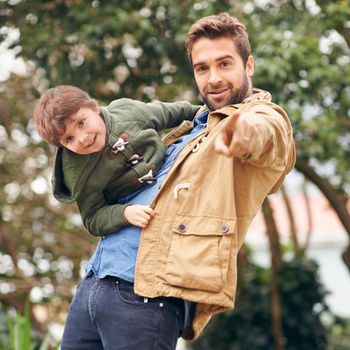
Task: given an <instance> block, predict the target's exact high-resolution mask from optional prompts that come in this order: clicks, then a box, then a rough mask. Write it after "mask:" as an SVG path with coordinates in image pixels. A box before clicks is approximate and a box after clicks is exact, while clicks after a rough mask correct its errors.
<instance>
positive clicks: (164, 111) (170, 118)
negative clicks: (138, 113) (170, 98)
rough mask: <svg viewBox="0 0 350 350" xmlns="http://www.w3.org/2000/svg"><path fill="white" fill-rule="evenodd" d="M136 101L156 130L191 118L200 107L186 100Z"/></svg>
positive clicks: (176, 124) (171, 126) (167, 127)
mask: <svg viewBox="0 0 350 350" xmlns="http://www.w3.org/2000/svg"><path fill="white" fill-rule="evenodd" d="M137 103H138V107H139V108H140V109H142V111H143V115H144V117H145V118H146V119H147V120H148V122H149V124H150V126H151V127H152V128H153V129H155V130H157V131H160V130H163V129H169V128H173V127H175V126H178V125H179V124H181V123H182V122H183V121H184V120H192V119H193V118H194V117H195V115H196V113H197V112H198V110H199V109H200V107H201V106H195V105H192V104H190V103H189V102H186V101H179V102H173V103H167V102H158V101H157V102H151V103H143V102H140V101H137Z"/></svg>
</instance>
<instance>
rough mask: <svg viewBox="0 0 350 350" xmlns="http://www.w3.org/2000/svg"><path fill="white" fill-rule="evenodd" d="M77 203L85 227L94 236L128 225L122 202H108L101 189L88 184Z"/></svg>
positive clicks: (106, 233)
mask: <svg viewBox="0 0 350 350" xmlns="http://www.w3.org/2000/svg"><path fill="white" fill-rule="evenodd" d="M77 204H78V207H79V210H80V214H81V217H82V220H83V223H84V226H85V228H86V229H87V230H88V231H89V232H90V233H91V234H92V235H94V236H103V235H108V234H111V233H114V232H117V231H118V230H120V229H121V228H122V227H123V226H125V225H129V222H128V221H127V220H126V218H125V216H124V209H125V207H126V206H127V205H124V204H108V203H107V202H106V200H105V197H104V195H103V193H102V192H101V189H95V188H93V187H92V186H89V188H87V190H86V191H84V195H83V196H80V197H78V199H77Z"/></svg>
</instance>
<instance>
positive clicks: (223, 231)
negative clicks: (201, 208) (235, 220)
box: [221, 225, 229, 233]
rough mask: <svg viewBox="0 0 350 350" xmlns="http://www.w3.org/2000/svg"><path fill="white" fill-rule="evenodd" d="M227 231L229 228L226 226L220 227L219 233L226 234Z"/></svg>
mask: <svg viewBox="0 0 350 350" xmlns="http://www.w3.org/2000/svg"><path fill="white" fill-rule="evenodd" d="M228 230H229V227H228V226H227V225H222V226H221V233H227V232H228Z"/></svg>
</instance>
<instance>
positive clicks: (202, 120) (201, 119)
mask: <svg viewBox="0 0 350 350" xmlns="http://www.w3.org/2000/svg"><path fill="white" fill-rule="evenodd" d="M208 114H209V110H208V109H206V110H205V111H203V112H202V113H201V114H199V115H197V116H196V117H195V118H194V120H193V126H194V127H196V126H197V125H199V124H206V123H207V121H208Z"/></svg>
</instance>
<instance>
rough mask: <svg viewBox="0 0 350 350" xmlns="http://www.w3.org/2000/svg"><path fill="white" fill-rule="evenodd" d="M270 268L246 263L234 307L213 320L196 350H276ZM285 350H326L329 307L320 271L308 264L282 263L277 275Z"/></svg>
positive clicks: (311, 263)
mask: <svg viewBox="0 0 350 350" xmlns="http://www.w3.org/2000/svg"><path fill="white" fill-rule="evenodd" d="M270 283H271V282H270V274H269V269H264V268H261V267H258V266H256V265H253V264H251V265H248V266H247V267H244V268H241V269H240V270H239V280H238V292H237V298H236V307H235V309H234V310H233V311H232V312H226V313H223V314H221V315H219V316H217V317H215V318H214V319H213V320H212V321H211V322H210V323H209V325H208V326H207V328H206V329H205V331H204V333H203V335H202V336H201V337H200V338H199V339H198V340H197V341H196V342H195V343H194V344H193V345H192V346H191V348H192V349H194V350H197V349H198V350H206V349H208V350H211V349H215V350H229V349H235V350H243V349H249V350H274V349H275V345H274V339H273V333H272V320H271V289H270ZM279 288H280V294H281V303H282V329H283V335H284V343H285V350H311V349H315V350H316V349H317V350H323V349H326V346H327V342H328V336H329V335H328V331H327V329H326V327H325V325H323V324H322V322H321V318H322V315H324V314H326V313H327V311H328V309H327V306H326V304H325V300H324V298H325V295H326V293H325V291H324V289H323V287H322V285H321V283H320V281H319V277H318V267H317V265H316V263H314V262H313V261H310V260H304V259H294V260H292V261H290V262H284V263H283V265H282V267H281V270H280V272H279Z"/></svg>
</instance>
